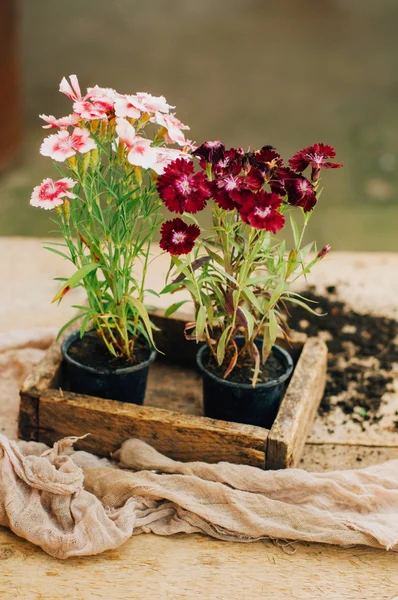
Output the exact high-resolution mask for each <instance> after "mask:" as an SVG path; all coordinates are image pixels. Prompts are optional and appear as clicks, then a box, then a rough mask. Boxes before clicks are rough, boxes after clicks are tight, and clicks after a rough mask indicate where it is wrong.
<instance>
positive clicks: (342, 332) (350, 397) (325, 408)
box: [288, 286, 398, 425]
mask: <svg viewBox="0 0 398 600" xmlns="http://www.w3.org/2000/svg"><path fill="white" fill-rule="evenodd" d="M302 294H303V296H305V297H306V298H308V299H309V300H312V301H314V302H316V303H317V304H310V306H311V308H312V309H313V310H316V312H317V313H319V314H322V315H324V316H316V315H313V314H311V313H309V312H308V311H306V310H305V309H303V308H301V307H299V306H296V305H289V307H288V308H289V312H290V317H289V319H288V323H289V326H290V327H291V329H295V330H296V331H303V332H305V333H306V334H308V335H310V336H313V335H318V334H319V335H321V337H323V339H324V340H325V342H326V344H327V346H328V350H329V355H328V357H329V365H328V377H327V384H326V390H325V395H324V398H323V400H322V403H321V406H320V409H319V411H320V413H321V414H325V413H328V412H330V411H331V409H332V408H333V406H334V405H337V406H340V408H341V409H342V410H343V412H344V413H345V414H346V415H350V418H352V419H353V420H354V421H356V422H358V423H360V424H362V425H363V424H364V421H370V422H375V421H378V420H379V419H380V418H381V415H380V414H379V409H380V405H381V402H382V398H383V395H384V393H385V392H386V391H388V390H389V389H390V387H391V384H392V382H393V378H392V376H391V375H390V373H391V370H392V368H393V364H394V363H398V343H397V338H398V322H397V321H395V320H394V319H389V318H387V317H380V316H372V315H369V314H360V313H357V312H355V311H354V310H353V309H352V308H350V307H348V306H347V305H346V304H344V303H343V302H341V301H340V300H339V299H338V296H337V290H336V288H335V287H334V286H330V287H328V288H327V289H326V294H325V295H324V296H320V295H318V294H316V293H315V291H314V289H313V288H310V289H309V290H306V291H304V292H302ZM325 313H326V314H325Z"/></svg>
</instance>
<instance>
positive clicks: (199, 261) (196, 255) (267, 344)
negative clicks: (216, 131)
mask: <svg viewBox="0 0 398 600" xmlns="http://www.w3.org/2000/svg"><path fill="white" fill-rule="evenodd" d="M192 155H193V156H192V160H191V161H189V160H187V159H186V158H179V159H177V160H176V161H174V162H173V163H171V164H170V165H169V166H168V167H167V168H166V169H165V172H164V174H162V175H161V176H160V177H159V179H158V183H157V186H158V191H159V195H160V197H161V198H162V200H163V202H164V203H165V205H166V206H167V208H168V209H169V210H170V211H172V212H175V213H178V214H180V215H182V214H184V215H185V221H184V220H183V219H181V218H179V217H178V218H175V219H173V220H169V221H167V222H166V223H164V224H163V226H162V230H161V233H162V238H161V242H160V246H161V248H162V249H163V250H165V251H167V252H169V253H170V254H171V258H172V265H171V270H170V272H171V273H173V279H172V281H171V282H170V283H168V285H167V286H166V288H165V289H164V290H163V291H164V292H175V291H176V290H179V289H181V288H186V289H187V290H188V291H189V293H190V295H191V297H192V299H193V302H194V305H195V321H193V322H191V323H188V324H187V326H186V336H187V337H188V338H189V339H195V340H196V341H197V342H202V341H204V342H207V344H208V346H209V349H210V359H211V362H212V363H213V365H214V366H215V367H217V365H218V366H221V367H222V368H223V374H224V378H227V377H228V376H229V374H230V373H231V371H232V370H233V369H235V368H238V367H239V366H240V365H243V364H245V365H247V364H250V365H251V367H252V372H253V376H252V383H253V386H254V385H256V383H257V381H259V380H260V381H261V377H260V372H261V364H262V363H264V362H265V361H266V360H267V358H268V356H269V354H270V352H271V349H272V346H273V345H274V343H275V340H276V337H277V334H278V329H279V327H282V331H285V333H287V328H286V326H285V322H286V319H285V314H286V312H285V310H284V308H285V307H286V303H287V302H293V303H296V304H299V305H303V306H306V307H307V308H308V309H309V310H311V308H310V307H309V306H308V304H307V303H306V301H305V299H304V298H303V297H302V296H300V295H299V294H297V293H296V292H294V291H292V290H291V289H290V287H291V285H292V283H294V282H295V281H296V280H297V279H298V278H299V277H300V276H302V275H305V274H307V273H309V272H310V269H311V267H312V266H313V265H314V264H315V263H316V262H318V261H319V260H320V259H321V258H323V257H324V256H325V254H326V253H327V252H328V251H329V249H330V246H325V247H324V248H323V249H322V250H320V251H319V252H318V253H317V252H316V249H315V244H314V243H311V244H307V245H305V246H303V238H304V232H305V229H306V227H307V224H308V221H309V219H310V217H311V214H312V212H313V209H314V207H315V204H316V203H317V199H318V197H319V192H318V189H317V188H318V185H319V174H320V170H321V169H322V168H336V167H340V166H341V165H340V164H337V163H333V162H331V161H330V159H331V158H334V156H335V152H334V150H333V148H332V147H331V146H327V145H324V144H314V146H311V147H308V148H305V149H304V150H301V151H300V152H298V153H297V154H295V155H294V156H293V157H292V158H291V159H290V160H289V166H285V165H284V164H283V160H282V158H281V156H280V155H279V154H278V153H277V152H276V150H275V149H274V148H273V147H271V146H264V147H263V148H262V149H261V150H259V151H254V152H247V153H245V152H244V151H243V150H242V149H238V150H235V149H230V150H226V149H225V147H224V146H223V145H222V144H221V143H220V142H206V143H204V144H202V145H201V146H199V147H198V148H197V149H196V150H195V151H194V152H193V153H192ZM195 160H197V161H198V163H199V165H198V167H199V168H198V169H195V166H194V161H195ZM307 168H310V169H311V175H310V178H307V177H305V176H304V175H303V172H304V171H306V169H307ZM206 206H208V208H209V209H210V213H211V219H212V227H211V228H210V229H209V230H207V231H203V232H202V235H200V234H201V231H200V228H199V226H198V224H197V222H196V220H195V217H194V216H193V215H195V214H196V213H198V212H199V211H201V210H203V209H204V208H205V207H206ZM187 219H189V220H190V221H191V223H189V224H188V223H187V222H186V220H187ZM286 224H288V226H289V228H291V230H292V232H293V236H292V237H293V244H292V247H291V248H290V249H288V247H287V242H286V239H285V236H284V235H283V233H284V232H283V228H284V227H285V225H286ZM314 251H315V252H314ZM180 305H181V302H178V303H175V304H174V305H172V306H170V308H169V310H168V313H169V314H171V313H172V312H173V311H174V310H177V309H178V308H179V306H180ZM238 334H240V335H243V336H244V343H243V346H242V347H241V348H238V345H237V343H236V339H235V338H236V336H237V335H238ZM257 338H260V339H261V340H262V342H263V343H262V344H261V343H260V344H258V340H257V343H256V339H257ZM259 347H260V349H261V350H259ZM259 377H260V379H259Z"/></svg>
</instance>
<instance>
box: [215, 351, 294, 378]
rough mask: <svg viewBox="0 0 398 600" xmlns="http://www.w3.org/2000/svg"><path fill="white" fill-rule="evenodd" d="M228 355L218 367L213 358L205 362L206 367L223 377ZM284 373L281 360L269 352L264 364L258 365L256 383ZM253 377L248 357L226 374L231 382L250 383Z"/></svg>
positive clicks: (250, 361) (251, 363)
mask: <svg viewBox="0 0 398 600" xmlns="http://www.w3.org/2000/svg"><path fill="white" fill-rule="evenodd" d="M228 359H229V357H228V355H227V360H226V361H224V363H223V365H222V366H221V367H220V366H219V365H217V364H215V362H214V359H213V360H209V362H208V364H207V368H208V369H209V371H211V372H212V373H213V374H214V375H217V377H220V378H221V379H223V378H224V373H225V371H226V369H227V366H228V364H229V360H228ZM284 373H285V365H284V364H283V363H282V361H281V360H280V359H279V358H278V357H277V356H275V355H274V354H271V355H270V356H269V358H268V360H267V362H265V363H264V364H262V365H261V367H260V373H259V376H258V383H265V382H266V381H271V380H272V379H278V378H279V377H280V376H281V375H283V374H284ZM252 378H253V361H252V360H250V359H249V358H248V360H247V361H246V362H245V361H243V363H241V364H237V365H236V367H235V368H234V369H233V370H232V371H231V373H230V374H229V375H228V377H227V380H228V381H232V382H233V383H247V384H250V383H251V380H252Z"/></svg>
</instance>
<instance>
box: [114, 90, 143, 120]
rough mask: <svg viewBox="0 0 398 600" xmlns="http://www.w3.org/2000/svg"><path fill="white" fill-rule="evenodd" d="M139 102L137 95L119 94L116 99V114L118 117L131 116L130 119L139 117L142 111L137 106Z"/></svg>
mask: <svg viewBox="0 0 398 600" xmlns="http://www.w3.org/2000/svg"><path fill="white" fill-rule="evenodd" d="M136 104H138V102H137V101H136V99H135V96H122V95H120V96H118V98H116V100H115V114H116V116H117V117H130V119H139V117H140V115H141V111H140V109H139V108H137V106H136Z"/></svg>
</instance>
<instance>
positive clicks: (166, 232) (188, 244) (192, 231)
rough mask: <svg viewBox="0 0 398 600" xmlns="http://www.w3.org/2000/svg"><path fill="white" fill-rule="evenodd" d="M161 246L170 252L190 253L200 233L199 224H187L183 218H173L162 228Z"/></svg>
mask: <svg viewBox="0 0 398 600" xmlns="http://www.w3.org/2000/svg"><path fill="white" fill-rule="evenodd" d="M160 234H161V236H162V237H161V240H160V242H159V246H160V247H161V248H162V250H166V252H169V253H170V254H177V255H179V254H188V252H191V250H192V248H193V247H194V245H195V240H196V238H197V237H198V236H199V234H200V229H199V227H198V226H197V225H187V224H186V223H184V221H183V220H182V219H179V218H177V219H173V220H172V221H166V222H165V223H163V225H162V228H161V230H160Z"/></svg>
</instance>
